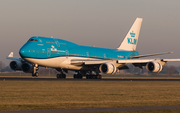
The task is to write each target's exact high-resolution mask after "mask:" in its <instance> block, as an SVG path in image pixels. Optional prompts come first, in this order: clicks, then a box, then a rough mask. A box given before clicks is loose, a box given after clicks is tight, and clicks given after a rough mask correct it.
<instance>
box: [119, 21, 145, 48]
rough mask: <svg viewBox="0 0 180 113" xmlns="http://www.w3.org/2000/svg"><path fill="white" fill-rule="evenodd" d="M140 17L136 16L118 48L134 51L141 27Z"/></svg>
mask: <svg viewBox="0 0 180 113" xmlns="http://www.w3.org/2000/svg"><path fill="white" fill-rule="evenodd" d="M142 20H143V19H142V18H136V20H135V22H134V24H133V25H132V27H131V29H130V30H129V32H128V33H127V35H126V37H125V38H124V40H123V42H122V43H121V45H120V46H119V47H118V48H117V49H119V50H127V51H135V50H136V46H137V43H138V37H139V32H140V28H141V23H142Z"/></svg>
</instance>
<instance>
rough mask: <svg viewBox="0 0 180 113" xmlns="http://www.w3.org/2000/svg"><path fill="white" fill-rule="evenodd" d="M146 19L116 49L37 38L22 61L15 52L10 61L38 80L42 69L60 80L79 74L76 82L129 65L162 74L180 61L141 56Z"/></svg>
mask: <svg viewBox="0 0 180 113" xmlns="http://www.w3.org/2000/svg"><path fill="white" fill-rule="evenodd" d="M141 23H142V18H137V19H136V20H135V22H134V24H133V25H132V27H131V28H130V30H129V32H128V33H127V35H126V37H125V38H124V40H123V41H122V43H121V44H120V46H119V47H118V48H116V49H110V48H101V47H91V46H84V45H78V44H75V43H73V42H69V41H66V40H63V39H57V38H48V37H40V36H34V37H31V38H30V39H29V40H28V41H27V42H26V43H25V44H24V45H23V46H22V47H21V49H20V50H19V54H20V56H21V57H20V58H19V57H13V52H11V53H10V54H9V56H8V57H7V59H15V60H14V61H12V62H11V63H10V67H11V69H12V70H15V71H16V70H20V71H23V72H25V73H32V76H38V68H39V66H42V67H51V68H54V69H56V70H57V71H58V72H59V74H57V78H66V75H65V73H67V72H68V70H72V71H75V72H76V74H74V78H78V79H82V77H83V76H86V78H87V79H100V78H101V77H102V74H114V73H116V72H118V71H119V70H121V69H128V66H127V64H129V63H132V64H133V65H134V66H136V67H139V68H141V69H142V68H143V66H145V67H146V69H147V70H148V71H150V72H154V73H158V72H160V71H161V70H162V69H163V65H165V64H167V62H168V61H180V59H142V57H148V56H155V55H162V54H169V53H171V52H166V53H156V54H146V55H139V53H138V51H136V46H137V43H138V37H139V32H140V28H141Z"/></svg>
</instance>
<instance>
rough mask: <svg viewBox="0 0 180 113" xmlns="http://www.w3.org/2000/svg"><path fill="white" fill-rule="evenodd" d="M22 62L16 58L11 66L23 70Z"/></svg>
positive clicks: (15, 69)
mask: <svg viewBox="0 0 180 113" xmlns="http://www.w3.org/2000/svg"><path fill="white" fill-rule="evenodd" d="M21 67H22V62H21V61H19V60H14V61H12V62H11V63H10V68H11V69H12V70H14V71H17V70H18V71H21V70H22V68H21Z"/></svg>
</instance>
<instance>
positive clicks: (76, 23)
mask: <svg viewBox="0 0 180 113" xmlns="http://www.w3.org/2000/svg"><path fill="white" fill-rule="evenodd" d="M179 4H180V0H0V52H1V53H0V61H2V62H3V63H5V64H6V65H9V63H10V60H6V57H7V56H8V54H9V53H10V52H11V51H12V52H14V56H19V53H18V52H19V49H20V48H21V47H22V46H23V44H24V43H26V41H27V40H28V39H29V38H30V37H32V36H47V37H51V36H53V37H54V38H60V39H65V40H68V41H72V42H75V43H77V44H81V45H89V46H98V47H106V48H117V47H118V46H119V45H120V44H121V42H122V40H123V39H124V37H125V36H126V34H127V32H128V31H129V29H130V27H131V26H132V24H133V23H134V21H135V19H136V18H137V17H140V18H143V22H142V27H141V31H140V36H139V41H138V45H137V51H139V53H140V54H150V53H159V52H169V51H173V52H174V53H173V54H169V55H163V56H156V58H180V45H179V43H180V13H179V11H180V7H179ZM169 65H175V66H180V62H174V63H169Z"/></svg>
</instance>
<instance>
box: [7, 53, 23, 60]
mask: <svg viewBox="0 0 180 113" xmlns="http://www.w3.org/2000/svg"><path fill="white" fill-rule="evenodd" d="M13 54H14V53H13V52H11V53H10V54H9V55H8V57H6V59H11V60H21V58H20V57H14V56H13Z"/></svg>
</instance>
